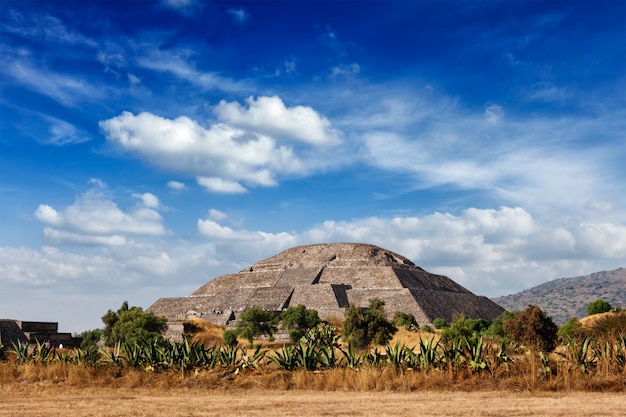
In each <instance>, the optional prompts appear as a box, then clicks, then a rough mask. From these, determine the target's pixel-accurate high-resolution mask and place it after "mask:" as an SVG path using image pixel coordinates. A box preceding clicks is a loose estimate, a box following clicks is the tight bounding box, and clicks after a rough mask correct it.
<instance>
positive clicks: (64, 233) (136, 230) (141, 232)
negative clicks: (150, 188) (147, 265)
mask: <svg viewBox="0 0 626 417" xmlns="http://www.w3.org/2000/svg"><path fill="white" fill-rule="evenodd" d="M136 197H138V198H139V199H140V200H141V201H142V205H138V206H134V207H131V208H130V209H129V210H128V211H123V210H121V209H120V208H119V207H118V206H117V204H116V203H114V202H113V201H111V200H109V199H107V198H106V197H105V196H104V195H103V194H102V193H101V192H99V191H97V190H90V191H88V192H86V193H84V194H82V195H81V196H79V197H78V198H77V199H76V201H75V202H74V204H72V205H70V206H69V207H67V208H65V209H64V210H63V211H61V212H59V211H58V210H56V209H54V208H53V207H51V206H49V205H47V204H40V205H39V207H38V208H37V210H36V211H35V217H37V219H39V220H40V221H41V222H43V223H45V224H47V225H48V227H46V228H45V229H44V234H43V236H44V240H45V241H47V242H49V243H53V244H55V245H63V244H68V245H81V244H84V245H123V244H125V243H126V238H125V236H126V235H135V236H160V235H164V234H165V233H166V230H165V228H164V226H163V224H162V218H161V215H160V214H159V213H158V211H156V210H155V208H157V207H158V206H159V200H158V198H157V197H156V196H154V195H153V194H150V193H145V194H141V195H136Z"/></svg>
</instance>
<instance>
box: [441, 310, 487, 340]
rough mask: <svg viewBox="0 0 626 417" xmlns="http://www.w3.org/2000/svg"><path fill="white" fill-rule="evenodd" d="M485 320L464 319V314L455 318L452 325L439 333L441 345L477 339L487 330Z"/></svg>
mask: <svg viewBox="0 0 626 417" xmlns="http://www.w3.org/2000/svg"><path fill="white" fill-rule="evenodd" d="M489 324H490V323H489V322H488V321H487V320H485V319H466V318H465V314H460V315H459V316H457V317H456V318H455V319H454V321H452V323H450V325H449V326H448V327H446V328H444V329H443V331H442V332H441V341H442V342H443V343H446V342H452V341H459V340H463V339H470V338H472V337H475V338H476V337H478V336H480V335H482V334H483V333H485V331H486V330H487V329H488V328H489Z"/></svg>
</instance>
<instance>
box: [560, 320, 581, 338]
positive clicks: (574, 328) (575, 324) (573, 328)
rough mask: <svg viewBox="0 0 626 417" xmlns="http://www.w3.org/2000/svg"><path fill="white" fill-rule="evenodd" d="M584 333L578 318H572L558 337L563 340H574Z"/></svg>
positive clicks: (561, 329)
mask: <svg viewBox="0 0 626 417" xmlns="http://www.w3.org/2000/svg"><path fill="white" fill-rule="evenodd" d="M581 332H582V325H581V324H580V321H578V318H576V317H570V319H569V320H568V321H567V323H565V324H564V325H562V326H561V327H560V328H559V332H558V335H559V337H560V338H561V339H562V340H568V339H571V338H574V337H576V336H578V335H580V333H581Z"/></svg>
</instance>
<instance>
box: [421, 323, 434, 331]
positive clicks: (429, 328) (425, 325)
mask: <svg viewBox="0 0 626 417" xmlns="http://www.w3.org/2000/svg"><path fill="white" fill-rule="evenodd" d="M422 330H423V331H425V332H426V333H435V331H434V330H433V328H432V327H430V326H429V325H428V324H424V325H423V326H422Z"/></svg>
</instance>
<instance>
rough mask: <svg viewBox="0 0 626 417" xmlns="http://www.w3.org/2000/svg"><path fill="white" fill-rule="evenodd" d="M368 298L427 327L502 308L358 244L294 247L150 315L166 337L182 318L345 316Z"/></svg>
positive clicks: (164, 302) (161, 304)
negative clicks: (163, 324)
mask: <svg viewBox="0 0 626 417" xmlns="http://www.w3.org/2000/svg"><path fill="white" fill-rule="evenodd" d="M372 298H379V299H381V300H383V301H384V302H385V311H386V313H387V315H388V318H392V317H393V314H394V313H395V312H396V311H402V312H405V313H411V314H413V315H414V316H415V318H416V320H417V322H418V323H419V324H426V323H429V324H432V321H433V320H434V319H435V318H438V317H441V318H443V319H445V320H447V321H450V320H452V318H453V316H455V315H457V314H460V313H464V314H465V315H466V317H468V318H485V319H493V318H495V317H497V316H499V315H500V314H501V313H502V312H503V311H504V309H503V308H502V307H500V306H499V305H497V304H495V303H494V302H493V301H491V300H489V299H488V298H486V297H480V296H477V295H474V294H473V293H472V292H470V291H469V290H467V289H465V288H463V287H462V286H461V285H459V284H457V283H456V282H454V281H452V280H451V279H450V278H448V277H445V276H443V275H435V274H431V273H428V272H426V271H425V270H423V269H422V268H420V267H418V266H416V265H415V264H414V263H413V262H411V261H410V260H409V259H407V258H405V257H403V256H401V255H398V254H397V253H394V252H391V251H389V250H386V249H383V248H380V247H378V246H374V245H367V244H361V243H331V244H316V245H307V246H297V247H293V248H291V249H287V250H285V251H284V252H281V253H279V254H278V255H275V256H272V257H271V258H268V259H265V260H262V261H259V262H257V263H256V264H254V265H253V266H251V267H248V268H246V269H244V270H243V271H241V272H239V273H236V274H227V275H222V276H220V277H217V278H215V279H213V280H211V281H209V282H207V283H206V284H204V285H203V286H202V287H200V288H198V289H197V290H196V291H194V292H193V293H192V294H191V295H190V296H188V297H180V298H161V299H159V300H157V301H156V302H155V303H154V304H153V305H152V306H150V307H149V308H148V311H152V312H153V313H154V314H157V315H160V316H165V317H166V318H167V319H168V322H169V327H170V329H169V333H168V336H169V337H173V338H178V335H179V334H180V333H181V332H182V323H181V320H183V319H185V318H190V317H201V318H203V319H204V320H207V321H210V322H213V323H216V324H220V325H224V326H228V325H233V324H234V323H235V322H236V320H237V316H238V315H239V314H240V313H241V312H242V311H244V310H245V309H246V308H248V307H251V306H257V307H262V308H264V309H267V310H271V311H276V312H280V311H282V310H283V309H285V308H287V307H289V306H296V305H298V304H303V305H305V306H306V307H307V308H309V309H315V310H317V311H318V313H319V315H320V317H321V318H322V319H327V318H330V317H338V318H343V316H344V311H345V308H346V307H348V306H351V305H356V306H362V307H365V306H367V305H368V304H369V300H370V299H372Z"/></svg>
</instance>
